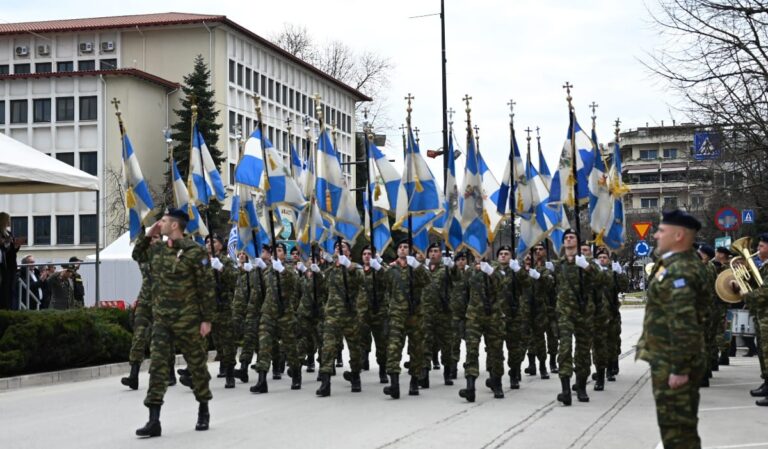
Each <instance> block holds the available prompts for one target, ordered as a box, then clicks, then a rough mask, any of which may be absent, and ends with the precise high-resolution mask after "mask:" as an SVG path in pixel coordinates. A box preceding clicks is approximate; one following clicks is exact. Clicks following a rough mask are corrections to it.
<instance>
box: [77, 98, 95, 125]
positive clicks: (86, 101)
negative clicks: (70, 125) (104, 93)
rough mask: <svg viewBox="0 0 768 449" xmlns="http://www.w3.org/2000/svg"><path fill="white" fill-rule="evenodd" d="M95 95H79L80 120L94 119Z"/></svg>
mask: <svg viewBox="0 0 768 449" xmlns="http://www.w3.org/2000/svg"><path fill="white" fill-rule="evenodd" d="M96 109H97V108H96V97H95V96H94V97H80V120H81V121H83V120H96V118H97V111H96Z"/></svg>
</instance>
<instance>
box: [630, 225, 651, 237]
mask: <svg viewBox="0 0 768 449" xmlns="http://www.w3.org/2000/svg"><path fill="white" fill-rule="evenodd" d="M651 225H652V223H651V222H650V221H639V222H637V223H632V228H633V229H634V230H635V232H636V233H637V237H638V238H639V239H640V240H642V239H644V238H645V236H646V235H648V230H650V229H651Z"/></svg>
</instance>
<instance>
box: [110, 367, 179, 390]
mask: <svg viewBox="0 0 768 449" xmlns="http://www.w3.org/2000/svg"><path fill="white" fill-rule="evenodd" d="M140 368H141V363H139V362H132V363H131V372H130V374H128V377H123V378H122V379H120V383H121V384H123V385H125V386H126V387H128V388H130V389H131V390H138V389H139V369H140ZM171 373H173V371H171Z"/></svg>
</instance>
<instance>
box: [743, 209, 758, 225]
mask: <svg viewBox="0 0 768 449" xmlns="http://www.w3.org/2000/svg"><path fill="white" fill-rule="evenodd" d="M754 222H755V211H754V210H752V209H742V210H741V224H753V223H754Z"/></svg>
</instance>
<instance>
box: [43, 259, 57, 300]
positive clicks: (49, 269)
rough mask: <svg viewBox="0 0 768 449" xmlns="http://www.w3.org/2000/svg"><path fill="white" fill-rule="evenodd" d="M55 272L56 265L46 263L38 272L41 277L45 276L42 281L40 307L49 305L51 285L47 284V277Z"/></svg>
mask: <svg viewBox="0 0 768 449" xmlns="http://www.w3.org/2000/svg"><path fill="white" fill-rule="evenodd" d="M55 272H56V265H46V266H45V267H44V268H43V270H42V273H41V274H40V277H41V278H42V277H43V276H45V282H43V304H42V305H41V306H40V308H41V309H47V308H49V307H51V286H50V284H48V278H50V276H51V275H52V274H53V273H55Z"/></svg>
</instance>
